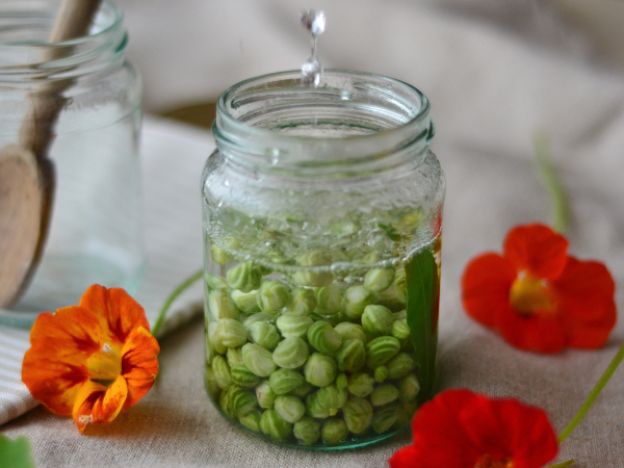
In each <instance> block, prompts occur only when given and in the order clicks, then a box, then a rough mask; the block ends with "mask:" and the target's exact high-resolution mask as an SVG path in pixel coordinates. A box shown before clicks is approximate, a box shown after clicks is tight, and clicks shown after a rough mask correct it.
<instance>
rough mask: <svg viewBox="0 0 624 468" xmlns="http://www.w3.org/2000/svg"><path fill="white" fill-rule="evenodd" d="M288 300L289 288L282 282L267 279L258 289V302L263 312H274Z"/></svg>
mask: <svg viewBox="0 0 624 468" xmlns="http://www.w3.org/2000/svg"><path fill="white" fill-rule="evenodd" d="M289 301H290V290H289V289H288V286H286V285H285V284H284V283H282V282H280V281H276V280H268V281H265V282H264V283H262V286H260V289H258V304H260V309H261V310H262V311H263V312H269V313H272V314H275V313H277V312H279V311H280V310H281V309H282V308H283V307H284V306H286V304H288V302H289Z"/></svg>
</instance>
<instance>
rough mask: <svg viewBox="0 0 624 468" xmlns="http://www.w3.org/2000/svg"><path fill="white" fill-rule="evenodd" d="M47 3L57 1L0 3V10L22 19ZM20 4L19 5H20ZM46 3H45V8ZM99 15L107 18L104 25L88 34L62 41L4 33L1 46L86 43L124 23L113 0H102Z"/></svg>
mask: <svg viewBox="0 0 624 468" xmlns="http://www.w3.org/2000/svg"><path fill="white" fill-rule="evenodd" d="M43 3H46V4H50V5H52V4H55V3H58V2H57V1H54V0H53V1H52V2H50V1H45V2H41V0H20V1H19V3H18V2H15V3H14V5H15V6H13V4H12V3H8V4H3V5H0V11H1V12H2V15H1V16H2V17H3V18H7V17H9V16H8V15H10V14H11V13H12V14H14V15H19V17H21V18H22V19H28V17H27V16H26V15H27V13H26V12H27V11H37V10H36V9H35V8H33V7H36V6H38V5H43ZM29 4H30V5H32V7H31V10H29V9H28V8H26V7H27V6H28V5H29ZM18 5H19V6H18ZM45 6H46V5H43V7H44V8H45ZM41 10H43V8H41V9H39V11H41ZM98 15H103V16H104V17H105V18H106V20H107V21H106V23H104V24H103V25H97V23H96V26H100V27H98V28H97V29H96V30H95V31H89V32H88V33H87V34H85V35H84V36H81V37H76V38H72V39H65V40H62V41H50V40H48V39H26V40H24V39H22V40H3V39H2V35H1V34H0V47H66V46H78V45H81V44H84V43H85V42H88V41H90V40H93V39H97V38H101V37H102V36H107V35H109V34H110V33H111V32H114V31H115V30H116V29H118V28H119V27H120V26H121V24H122V23H123V12H122V11H121V9H120V8H119V7H118V6H117V5H116V4H115V3H113V2H112V1H111V0H102V2H101V4H100V7H99V9H98Z"/></svg>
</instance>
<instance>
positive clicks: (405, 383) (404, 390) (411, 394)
mask: <svg viewBox="0 0 624 468" xmlns="http://www.w3.org/2000/svg"><path fill="white" fill-rule="evenodd" d="M399 392H400V398H401V401H405V402H411V401H414V400H416V398H417V397H418V393H419V392H420V383H419V382H418V378H417V377H416V376H415V375H414V374H410V375H408V376H406V377H403V379H401V382H400V383H399Z"/></svg>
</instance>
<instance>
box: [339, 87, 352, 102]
mask: <svg viewBox="0 0 624 468" xmlns="http://www.w3.org/2000/svg"><path fill="white" fill-rule="evenodd" d="M352 97H353V95H352V94H351V92H350V91H347V90H346V89H343V90H342V91H340V99H342V100H343V101H350V100H351V98H352Z"/></svg>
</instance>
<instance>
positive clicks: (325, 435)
mask: <svg viewBox="0 0 624 468" xmlns="http://www.w3.org/2000/svg"><path fill="white" fill-rule="evenodd" d="M348 435H349V430H348V429H347V425H346V424H345V422H344V421H343V420H342V419H338V418H332V419H328V420H327V421H325V422H324V423H323V427H322V429H321V438H322V439H323V443H325V444H327V445H338V444H340V443H342V442H344V441H345V440H347V436H348Z"/></svg>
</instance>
